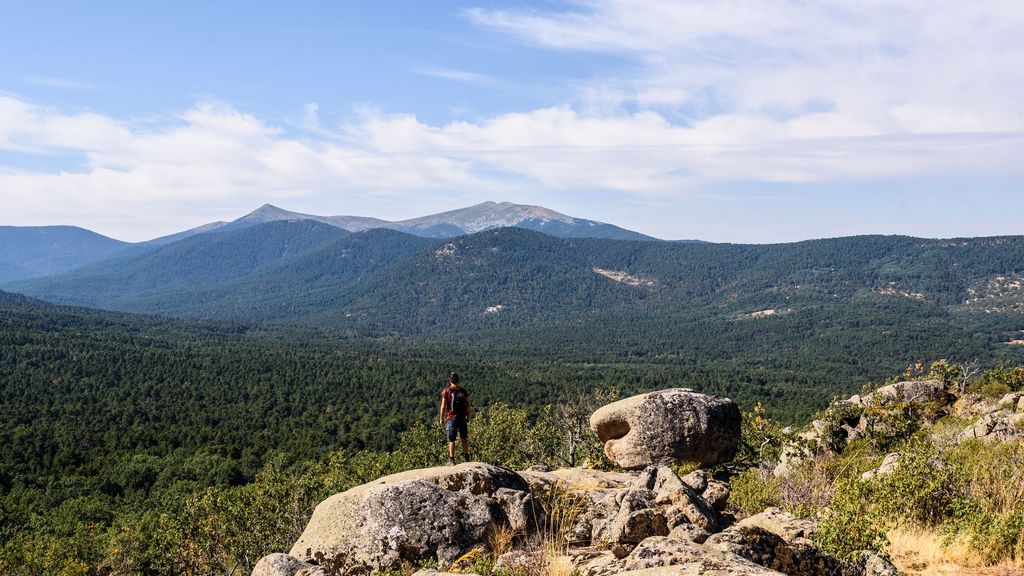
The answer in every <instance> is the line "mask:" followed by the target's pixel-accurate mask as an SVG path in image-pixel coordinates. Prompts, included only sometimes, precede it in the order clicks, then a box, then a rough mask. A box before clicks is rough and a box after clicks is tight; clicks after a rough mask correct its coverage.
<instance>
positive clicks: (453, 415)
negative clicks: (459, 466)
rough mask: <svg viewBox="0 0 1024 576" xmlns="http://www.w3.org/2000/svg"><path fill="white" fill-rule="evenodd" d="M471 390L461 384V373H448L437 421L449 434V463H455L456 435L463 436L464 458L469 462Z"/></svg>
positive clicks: (450, 464) (452, 464)
mask: <svg viewBox="0 0 1024 576" xmlns="http://www.w3.org/2000/svg"><path fill="white" fill-rule="evenodd" d="M467 422H469V392H468V391H467V390H466V389H465V388H463V387H461V386H459V375H458V374H456V373H455V372H452V373H451V374H449V375H448V386H445V388H444V389H443V390H441V407H440V409H438V412H437V423H438V424H439V425H440V426H444V427H445V432H447V434H448V465H449V466H454V465H455V437H456V436H459V437H460V438H462V458H463V460H464V461H465V462H469V427H468V426H467V425H466V423H467Z"/></svg>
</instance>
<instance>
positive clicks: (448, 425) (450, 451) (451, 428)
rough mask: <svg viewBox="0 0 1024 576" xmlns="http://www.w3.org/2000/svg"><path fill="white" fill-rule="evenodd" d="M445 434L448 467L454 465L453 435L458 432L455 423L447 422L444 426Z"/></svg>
mask: <svg viewBox="0 0 1024 576" xmlns="http://www.w3.org/2000/svg"><path fill="white" fill-rule="evenodd" d="M445 432H447V433H448V465H449V466H454V465H455V434H457V433H458V430H457V429H456V427H455V421H454V420H449V421H448V422H447V423H446V424H445Z"/></svg>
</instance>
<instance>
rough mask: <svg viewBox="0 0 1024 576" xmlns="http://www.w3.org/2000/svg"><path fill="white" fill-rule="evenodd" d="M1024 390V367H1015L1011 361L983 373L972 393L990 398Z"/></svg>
mask: <svg viewBox="0 0 1024 576" xmlns="http://www.w3.org/2000/svg"><path fill="white" fill-rule="evenodd" d="M1022 389H1024V366H1014V365H1013V363H1012V362H1009V361H1003V362H1000V363H999V365H998V366H996V367H995V368H992V369H991V370H986V371H985V372H983V373H982V374H981V378H979V379H978V382H977V383H976V384H975V385H974V386H973V387H972V391H974V392H978V393H979V394H982V395H984V396H988V397H990V398H996V397H999V396H1002V395H1003V394H1006V393H1007V392H1013V391H1014V390H1022Z"/></svg>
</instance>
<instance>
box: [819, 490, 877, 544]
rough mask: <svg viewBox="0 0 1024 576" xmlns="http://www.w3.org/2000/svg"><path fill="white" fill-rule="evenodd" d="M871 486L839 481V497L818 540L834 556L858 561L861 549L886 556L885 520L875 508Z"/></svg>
mask: <svg viewBox="0 0 1024 576" xmlns="http://www.w3.org/2000/svg"><path fill="white" fill-rule="evenodd" d="M871 504H872V494H871V490H870V487H869V486H868V484H867V483H865V482H862V481H860V480H859V479H856V478H841V479H840V480H838V481H837V482H836V486H835V497H834V498H833V499H832V504H831V506H829V508H828V509H827V510H826V512H825V515H824V517H823V518H822V520H821V524H819V526H818V530H817V532H815V534H814V541H815V542H816V543H817V544H818V545H819V546H821V548H822V549H823V550H825V551H827V552H830V553H831V554H833V555H835V556H837V557H839V558H843V559H846V560H854V559H855V556H856V552H858V551H860V550H874V551H876V552H881V553H885V549H886V546H888V544H889V541H888V539H887V538H886V537H885V526H886V521H885V518H884V517H882V516H881V515H880V514H878V512H877V508H876V507H874V506H872V505H871Z"/></svg>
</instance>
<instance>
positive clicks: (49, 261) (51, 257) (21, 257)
mask: <svg viewBox="0 0 1024 576" xmlns="http://www.w3.org/2000/svg"><path fill="white" fill-rule="evenodd" d="M303 220H310V221H314V222H320V223H323V224H327V225H329V226H333V227H335V228H339V229H342V230H344V231H347V232H362V231H365V230H371V229H378V228H381V229H389V230H397V231H399V232H405V233H408V234H412V235H415V236H420V237H424V238H451V237H455V236H462V235H465V234H472V233H476V232H482V231H484V230H492V229H495V228H503V227H517V228H524V229H527V230H536V231H538V232H543V233H545V234H549V235H551V236H556V237H562V238H617V239H624V240H654V238H651V237H650V236H646V235H644V234H640V233H639V232H633V231H631V230H626V229H624V228H619V227H617V226H613V225H611V224H605V223H603V222H597V221H594V220H586V219H583V218H574V217H572V216H566V215H565V214H561V213H559V212H555V211H554V210H549V209H547V208H542V207H540V206H526V205H522V204H512V203H510V202H501V203H497V202H484V203H482V204H477V205H475V206H469V207H467V208H462V209H459V210H451V211H448V212H441V213H439V214H432V215H429V216H423V217H420V218H413V219H410V220H401V221H396V222H389V221H387V220H381V219H379V218H370V217H362V216H317V215H313V214H302V213H299V212H290V211H288V210H284V209H281V208H278V207H276V206H272V205H270V204H264V205H263V206H261V207H259V208H257V209H256V210H254V211H252V212H250V213H249V214H246V215H245V216H242V217H241V218H238V219H236V220H233V221H231V222H223V221H217V222H211V223H209V224H204V225H202V226H198V227H196V228H192V229H190V230H184V231H181V232H177V233H174V234H170V235H167V236H162V237H159V238H154V239H152V240H148V241H145V242H139V243H129V242H122V241H120V240H114V239H113V238H108V237H106V236H102V235H100V234H97V233H95V232H91V231H89V230H85V229H83V228H78V227H73V226H37V227H17V226H0V283H4V282H13V281H17V280H26V279H29V278H36V277H41V276H49V275H53V274H59V273H62V272H67V271H69V270H73V269H76V268H80V267H82V266H85V265H88V264H91V263H93V262H97V261H100V260H104V259H107V258H110V257H112V256H125V255H133V254H138V253H140V252H143V251H145V250H147V249H148V248H151V247H154V246H164V245H167V244H172V243H174V242H177V241H179V240H184V239H186V238H190V237H192V236H196V235H199V234H205V233H210V232H229V231H233V230H240V229H243V228H248V227H251V226H258V225H260V224H266V223H268V222H299V221H303Z"/></svg>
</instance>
